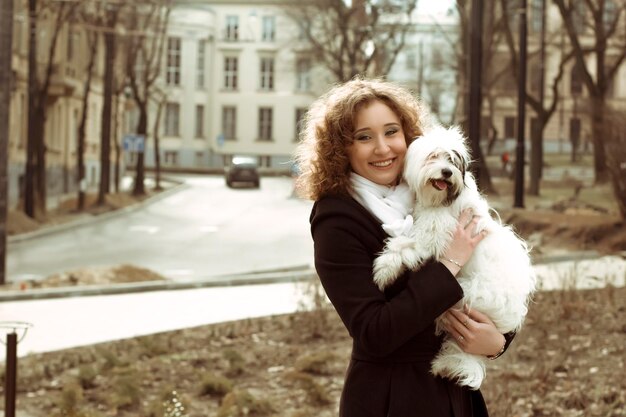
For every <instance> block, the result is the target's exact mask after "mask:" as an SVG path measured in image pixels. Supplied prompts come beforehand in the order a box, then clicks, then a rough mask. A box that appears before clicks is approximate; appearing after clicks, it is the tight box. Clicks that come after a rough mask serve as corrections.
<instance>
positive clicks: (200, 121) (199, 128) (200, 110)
mask: <svg viewBox="0 0 626 417" xmlns="http://www.w3.org/2000/svg"><path fill="white" fill-rule="evenodd" d="M196 137H197V138H203V137H204V106H203V105H202V104H197V105H196Z"/></svg>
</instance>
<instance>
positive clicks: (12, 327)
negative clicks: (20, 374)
mask: <svg viewBox="0 0 626 417" xmlns="http://www.w3.org/2000/svg"><path fill="white" fill-rule="evenodd" d="M31 327H32V324H30V323H25V322H22V321H7V322H0V329H4V330H7V331H8V332H7V335H6V337H7V339H6V346H7V356H6V368H5V376H4V417H15V398H16V396H17V344H18V343H19V342H21V341H22V339H24V337H25V336H26V332H27V331H28V329H29V328H31ZM18 330H21V331H22V332H23V333H22V336H20V337H18V336H17V331H18Z"/></svg>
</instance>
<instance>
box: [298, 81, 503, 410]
mask: <svg viewBox="0 0 626 417" xmlns="http://www.w3.org/2000/svg"><path fill="white" fill-rule="evenodd" d="M428 120H429V119H428V116H427V113H426V110H425V109H424V108H422V107H421V105H420V104H419V102H418V101H417V100H415V98H413V96H412V95H411V94H410V93H409V92H408V91H406V90H404V89H402V88H401V87H398V86H396V85H394V84H393V83H389V82H385V81H380V80H365V79H354V80H352V81H349V82H347V83H345V84H342V85H338V86H335V87H334V88H332V89H331V90H330V91H329V92H328V93H326V94H325V95H323V96H322V97H320V99H318V100H317V101H316V102H315V103H313V105H312V106H311V107H310V110H309V112H308V113H307V119H306V125H305V129H304V130H303V137H302V143H301V145H300V146H299V147H298V150H297V156H296V159H297V163H298V166H299V167H300V176H299V178H298V181H299V184H298V188H299V190H300V191H301V193H302V194H303V196H304V197H307V198H310V199H312V200H314V201H315V204H314V206H313V210H312V213H311V218H310V221H311V233H312V236H313V240H314V244H315V245H314V246H315V267H316V269H317V272H318V275H319V277H320V280H321V282H322V285H323V287H324V289H325V291H326V294H327V295H328V297H329V299H330V300H331V302H332V303H333V305H334V307H335V309H336V310H337V312H338V314H339V316H340V318H341V320H342V321H343V323H344V324H345V326H346V328H347V329H348V332H349V334H350V336H351V337H352V339H353V349H352V357H351V360H350V364H349V366H348V370H347V373H346V379H345V384H344V388H343V392H342V396H341V401H340V415H341V416H342V417H366V416H372V417H387V416H397V417H411V416H416V417H417V416H426V417H444V416H446V417H448V416H456V417H463V416H487V410H486V407H485V404H484V401H483V398H482V395H481V394H480V392H479V391H470V390H468V389H466V388H463V387H460V386H458V385H456V384H455V383H454V382H453V381H449V380H446V379H442V378H438V377H435V376H433V375H432V374H431V373H430V372H429V369H430V362H431V360H432V359H433V358H434V356H435V354H436V353H437V352H438V350H439V347H440V346H441V342H442V337H443V336H442V335H436V334H435V326H434V320H435V318H436V317H438V316H440V315H441V314H444V313H445V318H446V331H447V332H448V333H449V334H451V335H452V336H453V337H455V338H456V340H458V343H459V345H460V347H461V348H462V349H463V350H465V351H466V352H470V353H474V354H479V355H485V356H491V357H496V356H499V355H500V354H502V352H504V350H505V349H506V347H507V345H508V343H509V342H510V338H506V337H504V336H503V335H502V334H500V333H499V332H498V331H497V329H496V328H495V325H494V324H493V322H491V321H490V320H489V318H488V317H486V316H485V315H483V314H481V313H480V312H478V311H472V310H465V311H459V310H455V309H451V307H452V306H453V305H454V304H455V303H456V302H457V301H459V300H460V299H461V298H462V290H461V287H460V286H459V285H458V283H457V281H456V279H455V275H456V274H457V273H458V272H459V270H460V268H461V267H462V265H463V264H464V263H466V262H467V261H468V259H469V258H470V256H471V254H472V252H473V250H474V247H475V246H476V245H477V244H478V243H479V242H480V240H481V239H482V238H483V235H481V234H479V235H474V228H475V224H476V219H472V216H471V214H470V213H467V212H465V213H463V214H462V215H461V217H460V219H459V225H458V227H457V229H456V231H455V233H454V236H453V240H452V243H451V244H450V247H449V248H448V250H447V252H446V253H445V254H444V256H443V257H442V260H440V261H439V262H435V261H433V262H430V263H428V264H427V265H426V266H424V267H423V268H421V269H420V270H419V271H416V272H413V271H408V272H406V273H404V274H403V275H402V276H401V277H399V278H398V279H397V280H396V281H395V282H394V283H393V285H391V286H390V287H388V288H386V289H385V291H384V292H381V291H380V290H378V288H377V287H376V285H375V284H374V282H373V281H372V265H373V261H374V259H375V258H376V256H377V254H378V253H380V252H381V251H382V249H383V247H384V242H385V239H386V238H388V237H389V236H390V235H392V236H393V235H397V234H398V233H402V231H403V229H406V227H408V226H410V217H406V216H407V215H408V214H409V213H410V210H411V208H410V201H411V197H410V194H409V192H408V189H407V187H406V185H405V184H403V183H401V182H400V178H401V174H402V166H403V162H404V156H405V154H406V151H407V146H408V145H409V144H410V142H411V141H412V140H413V138H415V137H418V136H420V135H421V133H422V131H423V130H424V129H425V128H427V127H428V125H429V123H430V122H429V121H428Z"/></svg>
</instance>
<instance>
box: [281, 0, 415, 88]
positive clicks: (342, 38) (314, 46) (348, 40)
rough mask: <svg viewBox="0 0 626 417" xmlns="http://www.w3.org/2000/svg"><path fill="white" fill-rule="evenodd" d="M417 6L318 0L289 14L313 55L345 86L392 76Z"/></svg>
mask: <svg viewBox="0 0 626 417" xmlns="http://www.w3.org/2000/svg"><path fill="white" fill-rule="evenodd" d="M396 3H397V2H396ZM416 3H417V0H407V1H405V2H403V3H402V6H398V5H396V4H394V3H392V2H389V1H382V2H381V1H375V0H353V1H352V2H350V4H348V2H346V1H344V0H313V1H307V2H299V3H296V2H294V4H292V5H289V6H285V12H286V14H287V15H288V16H290V17H291V18H292V19H293V21H294V22H296V23H297V24H298V25H299V27H300V31H301V36H302V37H303V38H304V40H305V41H306V42H307V44H308V45H309V46H310V54H311V57H312V58H313V59H314V60H315V61H316V62H317V63H318V64H321V65H322V66H323V67H325V68H327V69H328V70H329V71H330V73H331V74H332V75H333V76H334V78H335V79H336V80H337V81H340V82H343V81H347V80H350V79H352V78H353V77H354V76H356V75H358V74H363V75H368V76H384V75H386V74H387V73H388V72H389V70H390V69H391V66H392V65H393V63H394V62H395V60H396V57H397V56H398V53H399V52H400V51H401V50H402V48H403V47H404V42H405V38H406V34H407V31H408V30H409V29H410V28H411V15H412V13H413V11H414V10H415V6H416Z"/></svg>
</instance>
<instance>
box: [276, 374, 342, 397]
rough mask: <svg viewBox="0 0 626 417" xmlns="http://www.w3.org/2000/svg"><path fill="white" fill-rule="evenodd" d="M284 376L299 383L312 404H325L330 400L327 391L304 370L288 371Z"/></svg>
mask: <svg viewBox="0 0 626 417" xmlns="http://www.w3.org/2000/svg"><path fill="white" fill-rule="evenodd" d="M286 377H287V378H288V379H291V380H293V381H295V382H297V383H298V385H300V387H301V388H302V389H303V390H304V392H306V394H307V397H308V398H309V401H311V403H312V404H313V405H315V406H325V405H328V404H330V403H331V402H332V398H331V397H330V395H329V394H328V391H327V390H326V389H325V388H324V387H323V386H322V385H321V384H319V383H318V382H317V381H316V380H315V378H314V377H313V376H311V375H309V374H305V373H304V372H297V371H294V372H290V373H288V374H287V375H286Z"/></svg>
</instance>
